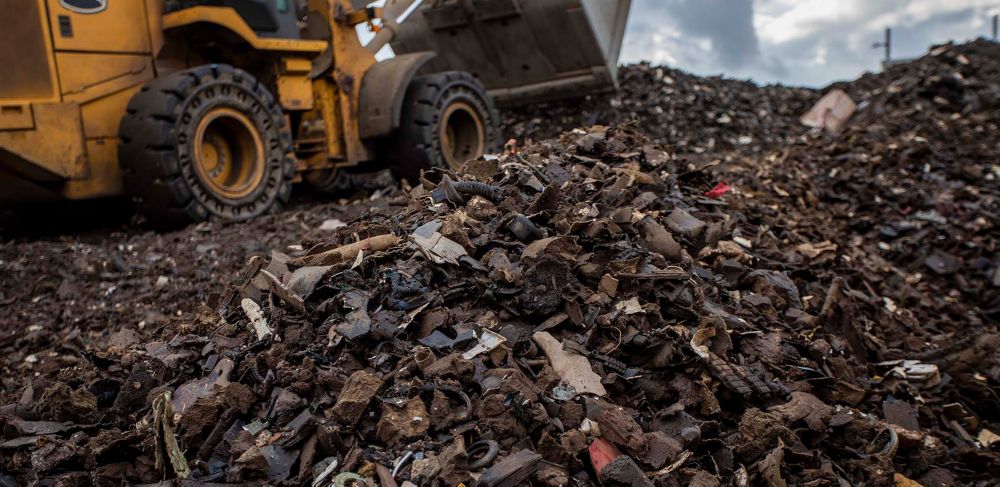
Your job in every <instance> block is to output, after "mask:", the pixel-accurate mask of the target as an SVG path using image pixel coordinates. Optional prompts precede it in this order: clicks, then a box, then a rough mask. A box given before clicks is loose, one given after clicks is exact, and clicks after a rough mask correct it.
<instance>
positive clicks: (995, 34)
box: [993, 15, 1000, 42]
mask: <svg viewBox="0 0 1000 487" xmlns="http://www.w3.org/2000/svg"><path fill="white" fill-rule="evenodd" d="M997 19H1000V15H993V42H997V41H1000V39H998V38H997Z"/></svg>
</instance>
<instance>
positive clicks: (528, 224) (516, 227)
mask: <svg viewBox="0 0 1000 487" xmlns="http://www.w3.org/2000/svg"><path fill="white" fill-rule="evenodd" d="M507 230H510V233H513V234H514V236H515V237H517V239H518V240H520V241H522V242H524V243H531V242H534V241H535V240H538V239H540V238H542V231H541V230H539V229H538V227H537V226H536V225H535V224H534V223H533V222H532V221H531V220H529V219H528V217H526V216H524V215H522V214H520V213H518V214H516V215H514V218H512V219H511V220H510V223H508V224H507Z"/></svg>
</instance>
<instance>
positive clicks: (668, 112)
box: [503, 63, 819, 154]
mask: <svg viewBox="0 0 1000 487" xmlns="http://www.w3.org/2000/svg"><path fill="white" fill-rule="evenodd" d="M618 80H619V85H620V88H621V89H620V90H619V91H618V92H616V93H609V94H603V95H601V94H599V95H593V96H588V97H586V98H583V99H575V100H566V101H555V102H549V103H538V104H531V105H527V106H523V107H518V108H512V109H510V110H508V111H506V112H504V113H503V124H504V127H503V128H504V130H503V133H504V134H505V136H507V137H514V138H516V139H518V140H523V139H534V140H544V139H547V138H551V137H557V136H558V135H559V134H560V133H562V132H564V131H566V130H571V129H573V128H576V127H589V126H591V125H594V124H601V125H617V124H624V123H632V124H634V126H635V127H636V129H637V130H639V131H640V132H642V133H643V134H645V135H646V136H647V137H648V138H649V140H650V141H651V142H653V143H656V144H660V145H662V146H664V148H665V149H666V150H667V151H669V152H677V153H698V154H700V153H711V152H716V151H727V150H732V149H740V150H741V151H743V152H744V153H759V152H761V151H764V150H767V149H769V148H772V147H775V145H777V144H782V143H784V140H785V138H786V137H787V136H788V135H790V134H795V133H799V132H801V128H800V126H799V117H800V116H801V115H802V114H803V113H805V112H806V110H808V109H809V107H810V106H811V105H812V104H813V103H815V102H816V100H818V99H819V93H818V92H817V91H816V90H813V89H809V88H792V87H786V86H780V85H769V86H758V85H756V84H754V83H752V82H749V81H741V80H734V79H728V78H723V77H718V76H713V77H700V76H695V75H692V74H689V73H686V72H684V71H682V70H678V69H671V68H669V67H666V66H653V65H651V64H648V63H641V64H633V65H627V66H622V67H621V68H619V72H618Z"/></svg>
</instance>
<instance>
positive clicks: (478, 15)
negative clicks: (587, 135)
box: [392, 0, 631, 105]
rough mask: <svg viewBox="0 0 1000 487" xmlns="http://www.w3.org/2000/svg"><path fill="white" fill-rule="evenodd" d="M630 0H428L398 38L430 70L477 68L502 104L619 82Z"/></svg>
mask: <svg viewBox="0 0 1000 487" xmlns="http://www.w3.org/2000/svg"><path fill="white" fill-rule="evenodd" d="M630 4H631V0H426V1H425V2H424V3H423V4H422V5H421V6H420V7H419V8H418V9H417V10H416V11H415V12H414V13H413V14H412V15H411V16H410V17H409V18H408V19H407V20H406V22H405V23H403V24H402V26H401V29H400V31H399V35H398V36H397V37H396V39H395V40H394V41H393V42H392V48H393V51H394V52H395V53H397V54H404V53H410V52H418V51H434V52H436V53H437V54H438V55H437V57H436V58H434V59H433V60H431V61H430V62H429V63H428V64H427V65H426V66H425V68H424V72H426V73H432V72H441V71H449V70H460V71H467V72H470V73H472V74H473V75H474V76H476V77H477V78H479V80H480V81H482V83H483V84H484V85H485V86H486V88H487V89H488V90H489V93H490V95H491V96H492V97H493V98H494V99H495V100H496V101H497V103H498V104H503V105H518V104H525V103H533V102H537V101H543V100H549V99H555V98H564V97H570V96H579V95H584V94H588V93H593V92H599V91H608V90H613V89H616V88H617V83H618V81H617V64H618V55H619V52H620V51H621V46H622V38H623V37H624V34H625V22H626V20H627V18H628V12H629V7H630Z"/></svg>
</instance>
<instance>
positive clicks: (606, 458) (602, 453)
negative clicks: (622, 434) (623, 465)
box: [587, 438, 622, 474]
mask: <svg viewBox="0 0 1000 487" xmlns="http://www.w3.org/2000/svg"><path fill="white" fill-rule="evenodd" d="M587 451H589V452H590V464H591V465H593V466H594V471H595V472H597V473H598V474H600V473H601V470H603V469H604V466H605V465H607V464H609V463H611V462H612V461H613V460H614V459H616V458H618V457H620V456H621V455H622V452H620V451H619V450H618V448H616V447H615V445H612V444H611V443H609V442H607V441H606V440H603V439H601V438H597V439H595V440H594V441H593V443H591V444H590V446H589V447H588V448H587Z"/></svg>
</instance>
